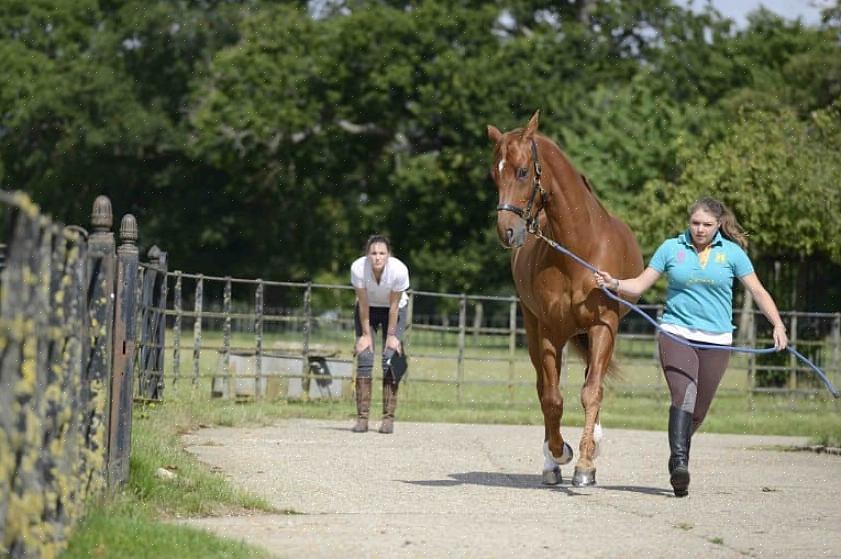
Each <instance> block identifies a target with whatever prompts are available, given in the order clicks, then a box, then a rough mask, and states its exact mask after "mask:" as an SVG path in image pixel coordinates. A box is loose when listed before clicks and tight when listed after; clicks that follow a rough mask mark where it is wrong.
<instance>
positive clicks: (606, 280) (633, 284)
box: [593, 267, 660, 298]
mask: <svg viewBox="0 0 841 559" xmlns="http://www.w3.org/2000/svg"><path fill="white" fill-rule="evenodd" d="M593 275H594V276H595V278H596V285H598V286H599V287H607V288H608V289H612V290H613V291H615V292H616V293H618V294H620V295H627V296H629V297H632V298H636V297H639V296H641V295H642V294H643V293H645V292H646V291H647V290H648V288H649V287H651V286H652V285H654V282H656V281H657V280H658V279H659V278H660V272H658V271H657V270H655V269H654V268H651V267H648V268H646V269H645V270H643V271H642V273H641V274H640V275H638V276H637V277H635V278H628V279H623V280H620V279H617V278H614V277H613V276H611V275H610V274H608V273H607V272H602V271H598V272H596V273H595V274H593Z"/></svg>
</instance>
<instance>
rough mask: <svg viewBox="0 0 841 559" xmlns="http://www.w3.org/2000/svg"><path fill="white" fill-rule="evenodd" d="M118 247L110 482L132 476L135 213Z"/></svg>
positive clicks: (125, 221) (129, 217) (126, 220)
mask: <svg viewBox="0 0 841 559" xmlns="http://www.w3.org/2000/svg"><path fill="white" fill-rule="evenodd" d="M120 241H121V243H120V246H119V248H118V249H117V281H116V295H115V298H114V299H115V302H114V305H115V307H114V340H113V356H114V357H113V359H114V361H113V363H112V364H111V365H112V372H111V408H110V413H109V418H110V419H109V425H110V429H109V431H108V456H107V463H108V486H109V487H111V488H116V487H119V486H121V485H123V484H124V483H125V482H126V481H127V480H128V475H129V463H130V457H131V411H132V396H133V389H134V380H133V379H134V351H135V346H136V341H137V336H136V329H135V328H136V325H137V321H136V318H137V317H136V313H137V308H136V303H137V297H136V291H137V270H138V260H139V253H138V249H137V221H136V220H135V218H134V216H133V215H131V214H126V215H125V216H123V220H122V222H121V223H120Z"/></svg>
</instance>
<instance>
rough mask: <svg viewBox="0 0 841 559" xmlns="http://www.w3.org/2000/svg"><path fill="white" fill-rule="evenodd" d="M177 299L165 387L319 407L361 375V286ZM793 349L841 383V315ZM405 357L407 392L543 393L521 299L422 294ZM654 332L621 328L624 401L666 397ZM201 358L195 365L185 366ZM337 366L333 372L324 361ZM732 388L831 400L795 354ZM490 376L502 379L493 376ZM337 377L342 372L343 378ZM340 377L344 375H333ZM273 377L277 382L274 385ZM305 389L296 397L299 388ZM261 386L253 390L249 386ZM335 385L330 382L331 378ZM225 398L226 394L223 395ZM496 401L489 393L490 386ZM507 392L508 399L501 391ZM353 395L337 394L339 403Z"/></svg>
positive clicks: (749, 331) (629, 325)
mask: <svg viewBox="0 0 841 559" xmlns="http://www.w3.org/2000/svg"><path fill="white" fill-rule="evenodd" d="M166 283H167V284H168V285H169V288H168V292H169V293H170V294H171V297H170V298H165V299H164V307H165V314H166V317H167V324H168V330H169V336H170V337H171V340H172V343H171V344H170V345H167V346H166V349H167V351H171V352H172V353H171V356H172V358H171V360H170V361H168V363H169V364H170V366H171V367H172V370H170V371H167V372H166V373H165V377H166V378H167V379H170V380H171V381H172V382H177V381H178V380H179V379H183V378H185V377H187V378H190V379H191V382H193V383H197V382H198V381H199V379H202V378H207V377H211V378H213V382H214V384H215V386H216V388H214V389H213V392H214V393H215V394H216V395H221V396H230V395H235V394H237V391H236V388H235V385H237V384H242V385H243V386H246V387H250V388H247V389H246V390H245V391H244V392H243V393H242V394H241V395H242V396H247V397H250V396H259V395H261V394H262V395H266V392H265V390H262V389H260V388H259V386H263V388H265V387H267V386H268V385H269V384H270V382H269V381H270V380H271V377H274V376H276V375H278V374H280V375H281V376H283V377H284V380H283V386H281V387H280V389H279V390H277V391H274V392H273V393H272V394H271V395H275V396H276V395H278V393H279V392H280V393H283V392H285V395H286V396H287V397H293V398H294V397H307V396H308V395H309V396H313V395H315V396H318V393H317V391H313V390H310V387H312V386H314V385H313V382H314V381H319V380H325V379H322V378H320V377H319V375H323V374H324V372H325V371H324V370H323V369H324V367H322V366H318V363H317V362H321V363H326V365H327V368H328V371H327V372H328V373H330V371H329V369H330V367H331V366H332V368H333V369H339V370H341V371H344V373H343V374H341V375H338V376H340V377H344V379H345V380H347V378H348V377H349V376H350V372H349V371H350V368H351V367H352V356H351V352H350V348H351V347H352V343H353V320H352V308H353V300H354V294H353V290H352V289H351V288H350V286H341V285H324V284H314V283H296V282H272V281H265V280H261V279H242V278H231V277H219V276H207V275H201V274H187V273H183V272H180V271H176V272H171V273H169V274H168V275H167V282H166ZM642 308H643V310H645V311H646V312H647V313H648V314H649V315H650V316H651V317H657V316H659V315H660V314H661V313H662V306H661V305H643V306H642ZM782 315H783V318H784V320H785V321H786V322H787V325H788V329H789V333H790V336H791V340H792V343H793V344H795V345H796V346H797V347H798V349H799V350H800V351H801V352H802V353H803V354H805V355H806V356H808V357H809V358H810V359H812V360H813V361H814V362H815V363H816V364H818V366H820V367H822V368H823V369H824V370H825V371H826V372H827V373H828V374H829V375H830V378H832V379H834V381H835V383H836V384H838V380H839V378H841V313H838V312H836V313H808V312H797V311H787V312H782ZM734 320H735V322H736V324H739V325H740V326H741V328H740V330H739V331H738V339H737V342H738V343H739V344H740V345H747V346H751V347H767V346H769V345H772V343H773V342H772V338H771V329H770V325H768V324H767V321H766V320H765V319H764V318H763V317H762V316H761V314H760V313H759V311H755V310H754V311H750V313H749V314H748V315H747V316H745V317H742V316H741V311H738V310H737V311H736V313H735V316H734ZM408 321H409V329H408V331H407V338H406V346H407V348H409V354H410V356H411V362H412V365H411V367H410V371H411V374H410V375H409V376H408V377H407V380H406V382H407V386H410V385H412V384H433V385H447V386H450V387H452V388H453V392H452V398H450V399H451V400H453V401H457V402H462V401H465V400H471V401H482V400H481V398H477V394H479V393H480V392H484V395H485V396H487V395H490V394H491V393H493V396H492V399H493V400H494V401H498V400H499V399H500V398H501V399H502V401H506V402H509V403H510V402H511V401H512V400H513V397H514V392H515V391H517V390H518V389H521V388H524V389H526V390H527V391H528V392H529V395H530V396H531V392H533V386H534V375H533V372H531V369H530V364H529V362H528V358H527V356H526V355H525V351H524V350H525V332H524V329H523V326H522V318H521V315H520V312H519V305H518V301H517V298H516V297H490V296H475V295H466V294H448V293H434V292H425V291H414V292H413V293H412V294H411V297H410V305H409V308H408ZM655 339H656V337H655V332H654V329H653V328H652V327H651V325H650V324H648V323H647V322H646V321H645V320H644V319H643V318H642V317H639V316H635V315H633V314H631V315H628V316H627V317H626V318H625V319H623V321H622V322H621V325H620V336H619V340H618V343H617V350H616V358H617V360H618V361H619V362H620V363H621V364H622V365H623V366H626V368H629V369H636V370H641V371H642V373H638V374H636V375H630V376H631V378H630V380H629V381H628V382H626V383H624V384H621V385H618V389H619V390H623V391H630V392H642V391H662V388H663V387H662V378H661V374H660V373H659V365H658V362H657V355H656V344H655ZM185 348H190V349H191V350H192V351H191V355H185V351H184V349H185ZM325 360H326V361H325ZM564 363H565V365H564V367H563V369H562V383H563V384H566V383H567V382H572V383H573V384H574V385H576V386H577V385H579V384H580V382H581V379H579V378H578V377H577V376H575V375H573V376H572V379H571V380H570V373H569V368H570V363H573V366H574V367H578V365H576V364H574V361H572V360H571V359H565V360H564ZM730 370H731V373H728V375H729V376H731V377H736V376H739V377H740V380H739V381H738V382H733V383H730V384H729V385H727V386H725V389H728V386H729V387H730V388H731V389H734V390H740V391H744V392H746V393H747V392H779V393H787V394H795V393H802V394H823V387H822V385H821V384H820V383H819V382H816V381H815V377H814V375H813V374H812V372H811V370H810V369H808V368H807V367H805V366H804V365H803V364H801V363H798V362H797V361H795V360H794V358H793V357H791V356H790V354H788V353H785V352H784V353H777V354H771V355H759V356H757V355H753V354H750V355H745V354H740V356H739V357H734V358H733V359H732V361H731V367H730ZM491 371H492V372H493V374H491ZM333 373H335V371H333ZM333 376H337V375H335V374H333ZM267 377H268V378H267ZM296 377H297V378H298V379H299V384H300V386H298V385H296V386H295V387H294V389H293V388H290V386H291V385H290V383H289V379H292V378H296ZM245 378H251V379H252V382H251V383H250V384H249V383H244V382H241V380H237V379H245ZM327 380H329V378H328V379H327ZM220 386H221V387H222V388H219V387H220ZM483 386H484V387H492V388H493V390H492V391H491V390H484V391H482V390H480V389H479V387H483ZM500 388H501V390H500ZM343 394H347V392H346V391H341V390H333V391H332V393H331V395H332V396H337V395H343Z"/></svg>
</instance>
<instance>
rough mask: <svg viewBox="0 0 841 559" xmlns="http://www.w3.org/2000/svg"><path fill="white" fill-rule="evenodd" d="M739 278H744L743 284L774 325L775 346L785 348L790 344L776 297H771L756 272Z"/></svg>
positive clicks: (778, 348) (779, 348)
mask: <svg viewBox="0 0 841 559" xmlns="http://www.w3.org/2000/svg"><path fill="white" fill-rule="evenodd" d="M739 279H740V280H742V284H743V285H744V286H745V287H746V288H747V289H748V291H750V293H751V295H753V298H754V300H755V301H756V306H758V307H759V310H761V311H762V314H764V315H765V318H767V319H768V322H770V323H771V324H772V325H773V326H774V347H775V348H777V351H779V350H781V349H785V347H786V346H787V345H788V336H787V335H786V326H785V324H783V319H782V317H780V311H778V310H777V304H776V303H774V298H773V297H771V294H770V293H768V291H767V290H766V289H765V286H763V285H762V282H761V281H759V277H758V276H757V275H756V272H751V273H750V274H748V275H746V276H742V277H741V278H739Z"/></svg>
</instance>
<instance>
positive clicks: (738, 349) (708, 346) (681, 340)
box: [533, 231, 841, 398]
mask: <svg viewBox="0 0 841 559" xmlns="http://www.w3.org/2000/svg"><path fill="white" fill-rule="evenodd" d="M533 233H534V234H535V235H536V236H538V237H540V238H541V239H543V240H544V241H546V242H547V243H548V244H549V246H551V247H552V248H554V249H555V250H557V251H558V252H561V253H563V254H566V255H567V256H569V257H570V258H572V259H573V260H575V261H576V262H578V263H579V264H581V265H582V266H584V267H585V268H587V269H588V270H590V271H592V272H598V271H599V270H598V269H597V268H596V267H595V266H593V265H592V264H590V263H589V262H587V261H586V260H584V259H582V258H580V257H579V256H578V255H576V254H573V253H572V252H570V251H569V250H568V249H566V248H564V247H563V246H561V245H559V244H558V243H556V242H555V241H553V240H552V239H549V238H547V237H545V236H543V234H542V233H541V232H540V231H533ZM601 290H602V291H603V292H604V293H605V295H607V296H608V297H610V298H611V299H613V300H614V301H618V302H620V303H622V304H623V305H625V306H626V307H630V308H631V310H633V311H635V312H636V313H637V314H639V315H641V316H642V317H643V318H644V319H646V320H647V321H648V322H650V323H651V324H652V325H653V326H654V328H655V329H657V331H658V332H660V334H662V335H665V336H668V337H670V338H671V339H673V340H675V341H676V342H678V343H681V344H683V345H686V346H689V347H694V348H698V349H718V350H723V351H732V352H737V353H775V352H776V351H777V348H774V347H768V348H754V347H744V346H721V345H714V344H699V343H695V342H690V341H689V340H686V339H684V338H681V337H679V336H675V335H674V334H672V333H671V332H667V331H665V330H663V327H662V326H660V324H658V323H657V321H656V320H654V319H653V318H651V317H650V316H648V315H647V314H646V313H645V311H643V310H642V309H641V308H639V307H638V306H637V305H635V304H633V303H631V302H629V301H626V300H625V299H622V298H621V297H619V296H618V295H616V294H615V293H613V292H612V291H611V290H609V289H608V288H606V287H602V288H601ZM786 349H787V350H788V352H789V353H791V354H792V355H794V356H795V357H797V358H798V359H800V360H801V361H803V362H804V363H806V364H807V365H808V366H809V368H810V369H812V371H813V372H814V373H815V374H816V375H818V378H820V379H821V381H823V383H824V385H825V386H826V388H827V390H829V392H830V393H831V394H832V395H833V396H835V397H836V398H838V397H839V395H841V394H839V392H838V389H837V388H835V386H834V385H833V384H832V382H831V381H830V380H829V378H828V377H827V376H826V373H824V372H823V371H822V370H821V369H820V367H818V366H817V365H815V364H814V363H812V361H811V360H810V359H809V358H808V357H806V356H805V355H803V354H802V353H800V352H799V351H797V349H796V348H794V347H793V346H790V345H788V346H786Z"/></svg>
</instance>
